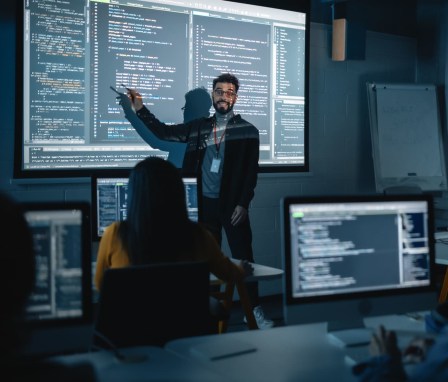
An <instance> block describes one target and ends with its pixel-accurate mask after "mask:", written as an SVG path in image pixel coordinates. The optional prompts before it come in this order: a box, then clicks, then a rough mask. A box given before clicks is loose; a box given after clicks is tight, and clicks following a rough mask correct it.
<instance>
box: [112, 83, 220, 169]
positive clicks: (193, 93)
mask: <svg viewBox="0 0 448 382" xmlns="http://www.w3.org/2000/svg"><path fill="white" fill-rule="evenodd" d="M117 98H118V99H119V102H120V105H121V106H122V108H123V111H124V116H125V118H126V119H127V120H128V121H129V122H130V123H131V125H132V127H133V128H134V129H135V130H136V131H137V133H138V134H139V135H140V137H141V138H142V139H143V140H144V141H145V142H146V143H147V144H148V145H150V146H151V147H152V148H155V149H159V150H161V151H165V152H168V158H167V159H168V160H169V161H170V162H171V163H173V164H174V165H175V166H176V167H177V168H182V163H183V160H184V155H185V149H186V147H187V144H186V143H181V142H168V141H164V140H162V139H159V138H157V137H156V136H155V135H154V134H153V133H152V132H151V131H150V130H149V129H148V128H147V127H146V126H145V124H144V123H143V122H142V121H141V120H140V118H138V117H137V114H136V113H135V112H134V110H133V109H132V105H131V101H130V100H129V98H128V96H127V95H126V94H124V93H121V94H120V95H119V96H118V97H117ZM211 106H212V99H211V97H210V94H209V93H208V91H207V90H206V89H205V88H203V87H198V88H195V89H192V90H189V91H188V92H187V93H185V106H184V107H183V108H182V110H183V113H184V121H183V122H184V123H188V122H190V121H193V120H195V119H198V118H208V117H209V116H210V108H211Z"/></svg>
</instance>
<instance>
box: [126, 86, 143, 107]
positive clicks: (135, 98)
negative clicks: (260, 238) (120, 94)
mask: <svg viewBox="0 0 448 382" xmlns="http://www.w3.org/2000/svg"><path fill="white" fill-rule="evenodd" d="M128 97H129V99H130V100H131V103H132V106H133V107H134V109H135V111H139V110H140V109H141V108H142V107H143V99H142V96H141V94H140V93H138V92H137V91H136V90H135V89H128Z"/></svg>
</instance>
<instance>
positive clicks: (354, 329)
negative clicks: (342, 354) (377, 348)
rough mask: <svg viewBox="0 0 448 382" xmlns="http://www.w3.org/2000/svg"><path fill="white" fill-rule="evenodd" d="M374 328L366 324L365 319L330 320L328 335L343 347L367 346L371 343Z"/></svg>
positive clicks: (331, 340) (332, 340) (333, 341)
mask: <svg viewBox="0 0 448 382" xmlns="http://www.w3.org/2000/svg"><path fill="white" fill-rule="evenodd" d="M372 333H373V330H372V329H369V328H366V327H365V326H364V322H363V320H362V319H361V318H360V319H354V320H348V321H330V322H328V326H327V336H328V339H329V340H330V342H332V343H334V344H336V345H337V346H339V347H341V348H347V347H354V346H366V345H368V344H369V343H370V340H371V338H372Z"/></svg>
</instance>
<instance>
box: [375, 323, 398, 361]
mask: <svg viewBox="0 0 448 382" xmlns="http://www.w3.org/2000/svg"><path fill="white" fill-rule="evenodd" d="M369 350H370V354H371V355H372V356H380V355H389V356H397V355H400V354H401V352H400V349H399V348H398V346H397V336H396V334H395V332H394V331H389V330H386V329H385V328H384V326H382V325H380V327H379V329H378V331H377V332H376V333H374V334H373V336H372V340H371V341H370V345H369Z"/></svg>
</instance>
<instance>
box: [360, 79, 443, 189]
mask: <svg viewBox="0 0 448 382" xmlns="http://www.w3.org/2000/svg"><path fill="white" fill-rule="evenodd" d="M367 92H368V102H369V115H370V132H371V137H372V153H373V162H374V169H375V183H376V189H377V191H378V192H384V190H385V189H387V188H390V187H403V186H411V187H419V188H420V189H421V190H422V191H438V190H446V189H447V181H446V172H445V155H444V150H443V141H442V131H441V124H440V119H439V108H438V101H437V89H436V87H435V86H434V85H416V84H375V83H367Z"/></svg>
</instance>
